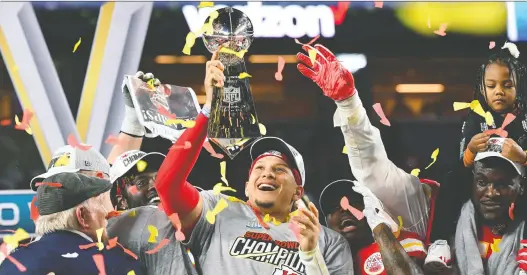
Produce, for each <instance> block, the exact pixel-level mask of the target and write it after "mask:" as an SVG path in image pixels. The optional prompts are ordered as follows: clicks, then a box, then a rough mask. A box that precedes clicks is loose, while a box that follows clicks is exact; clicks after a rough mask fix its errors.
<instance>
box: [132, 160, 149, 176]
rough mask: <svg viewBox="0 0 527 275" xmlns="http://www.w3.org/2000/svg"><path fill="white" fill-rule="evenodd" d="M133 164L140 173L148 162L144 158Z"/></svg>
mask: <svg viewBox="0 0 527 275" xmlns="http://www.w3.org/2000/svg"><path fill="white" fill-rule="evenodd" d="M135 165H136V166H137V171H138V172H139V173H142V172H143V171H145V169H146V167H147V166H148V163H147V162H146V161H144V160H140V161H138V162H137V163H136V164H135Z"/></svg>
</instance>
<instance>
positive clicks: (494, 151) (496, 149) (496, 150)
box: [474, 137, 525, 176]
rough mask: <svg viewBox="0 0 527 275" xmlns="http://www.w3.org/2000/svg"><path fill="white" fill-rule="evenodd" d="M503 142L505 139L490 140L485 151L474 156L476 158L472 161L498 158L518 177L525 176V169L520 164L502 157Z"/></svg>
mask: <svg viewBox="0 0 527 275" xmlns="http://www.w3.org/2000/svg"><path fill="white" fill-rule="evenodd" d="M504 141H505V138H501V137H500V138H490V139H489V141H488V142H487V149H486V150H485V151H483V152H479V153H477V154H476V158H475V159H474V161H480V160H483V159H486V158H500V159H504V160H506V161H507V162H508V163H510V164H511V165H512V166H513V167H514V169H515V170H516V172H518V174H519V175H521V176H525V168H524V167H523V166H522V165H521V164H520V163H516V162H514V161H512V160H510V159H508V158H506V157H504V156H503V155H502V154H501V152H502V150H503V143H504Z"/></svg>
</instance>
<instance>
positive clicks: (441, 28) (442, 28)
mask: <svg viewBox="0 0 527 275" xmlns="http://www.w3.org/2000/svg"><path fill="white" fill-rule="evenodd" d="M447 26H448V24H447V23H443V24H441V25H440V26H439V30H436V31H434V33H435V34H437V35H440V36H445V35H446V32H445V31H446V27H447Z"/></svg>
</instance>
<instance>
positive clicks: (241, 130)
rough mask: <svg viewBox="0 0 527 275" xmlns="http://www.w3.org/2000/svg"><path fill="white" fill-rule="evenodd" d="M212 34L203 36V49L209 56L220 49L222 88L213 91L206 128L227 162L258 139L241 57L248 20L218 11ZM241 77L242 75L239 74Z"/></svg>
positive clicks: (236, 12)
mask: <svg viewBox="0 0 527 275" xmlns="http://www.w3.org/2000/svg"><path fill="white" fill-rule="evenodd" d="M216 12H217V14H215V15H217V16H214V17H211V16H209V17H208V18H207V19H206V20H207V21H206V22H208V21H209V20H211V19H212V20H213V21H212V23H211V22H208V23H209V24H211V25H212V33H208V34H203V42H204V43H205V47H206V48H207V49H208V50H209V51H210V52H211V53H213V52H215V51H217V50H218V49H220V52H219V55H218V56H219V59H220V61H221V63H223V65H224V66H225V71H224V74H225V85H224V87H223V88H217V87H215V88H214V95H213V98H212V108H211V114H210V121H209V126H208V134H209V138H210V139H211V140H212V141H213V142H214V143H215V144H216V145H218V146H219V147H220V148H221V149H222V150H223V151H224V152H225V153H226V154H227V155H228V156H229V157H230V158H231V159H233V158H234V157H235V156H236V155H237V154H238V153H239V152H241V150H243V149H244V148H246V147H247V146H248V145H249V144H251V143H252V142H253V141H255V140H256V139H257V138H259V137H261V133H260V128H259V123H258V116H257V115H256V109H255V107H254V101H253V97H252V94H251V90H250V86H249V79H248V78H247V77H243V75H246V74H247V69H246V68H245V62H244V59H243V55H244V53H245V52H247V50H248V49H249V46H251V42H252V40H253V25H252V23H251V20H250V19H249V17H247V15H246V14H244V13H243V12H241V11H240V10H237V9H233V8H229V7H227V8H222V9H218V10H217V11H216ZM242 73H245V74H242Z"/></svg>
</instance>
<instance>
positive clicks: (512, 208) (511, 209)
mask: <svg viewBox="0 0 527 275" xmlns="http://www.w3.org/2000/svg"><path fill="white" fill-rule="evenodd" d="M509 218H511V220H512V221H514V202H513V203H511V205H510V206H509Z"/></svg>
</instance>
